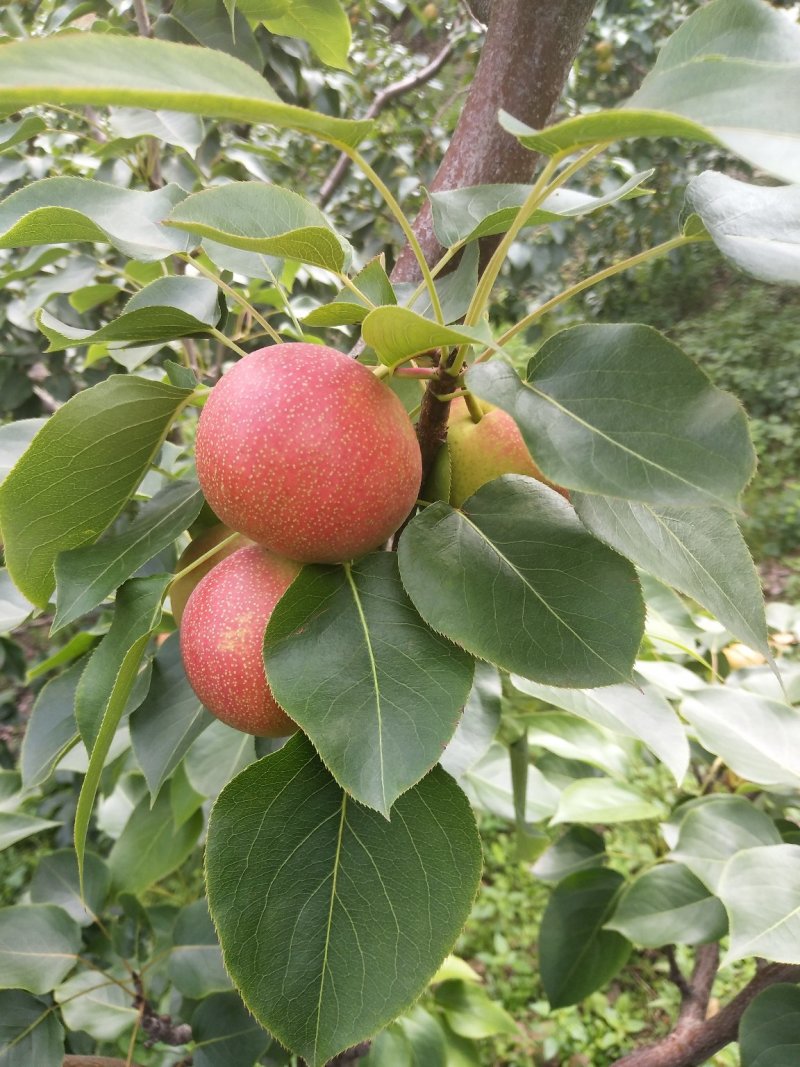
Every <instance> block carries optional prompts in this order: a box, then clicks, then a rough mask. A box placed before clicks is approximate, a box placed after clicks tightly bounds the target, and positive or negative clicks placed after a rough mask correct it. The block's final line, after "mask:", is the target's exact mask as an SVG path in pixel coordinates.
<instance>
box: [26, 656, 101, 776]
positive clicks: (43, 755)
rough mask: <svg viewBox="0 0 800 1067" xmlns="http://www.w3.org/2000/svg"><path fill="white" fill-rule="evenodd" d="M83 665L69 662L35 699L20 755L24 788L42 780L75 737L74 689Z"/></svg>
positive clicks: (76, 729) (76, 736)
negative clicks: (61, 672)
mask: <svg viewBox="0 0 800 1067" xmlns="http://www.w3.org/2000/svg"><path fill="white" fill-rule="evenodd" d="M85 667H86V661H85V660H78V662H77V663H73V665H72V666H71V667H70V668H69V669H68V670H66V671H64V673H63V674H59V675H58V677H56V678H52V679H51V680H50V681H49V682H48V683H47V684H46V685H45V686H44V688H43V689H42V690H41V692H40V693H39V695H38V696H37V698H36V703H35V704H34V705H33V711H32V712H31V717H30V719H29V720H28V726H27V729H26V730H25V736H24V737H23V739H22V752H21V754H20V770H21V771H22V781H23V784H24V786H25V788H26V789H33V788H35V787H36V786H39V785H42V784H43V783H44V782H46V781H47V779H48V778H49V777H50V775H51V773H52V771H53V768H54V767H55V765H56V764H57V763H58V761H59V760H60V759H61V757H62V756H63V755H64V753H65V752H67V751H68V750H69V749H70V748H72V746H73V745H74V744H75V742H76V741H77V740H78V736H79V735H78V724H77V723H76V722H75V712H74V704H75V691H76V690H77V688H78V682H79V681H80V678H81V675H82V674H83V671H84V668H85Z"/></svg>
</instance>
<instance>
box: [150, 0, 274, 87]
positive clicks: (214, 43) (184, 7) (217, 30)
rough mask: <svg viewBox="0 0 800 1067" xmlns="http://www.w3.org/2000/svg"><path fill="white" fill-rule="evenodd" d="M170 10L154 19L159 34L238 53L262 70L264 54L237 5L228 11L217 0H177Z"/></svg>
mask: <svg viewBox="0 0 800 1067" xmlns="http://www.w3.org/2000/svg"><path fill="white" fill-rule="evenodd" d="M168 11H169V14H168V15H160V16H159V17H158V18H157V19H156V21H155V25H154V32H155V36H156V37H162V38H165V39H167V40H178V41H181V40H185V41H186V43H187V44H194V43H195V42H196V43H197V44H201V45H203V46H204V47H206V48H213V49H216V50H217V51H219V52H227V53H228V54H229V55H232V56H236V57H237V58H238V59H241V60H243V61H244V62H245V63H247V64H248V66H251V67H253V68H255V70H257V71H258V72H259V73H261V71H262V70H263V68H264V56H263V55H262V53H261V49H260V48H259V46H258V42H257V41H256V39H255V37H254V35H253V31H252V30H251V29H250V24H249V23H248V21H247V19H246V18H245V17H244V15H243V14H242V13H241V12H239V11H236V10H235V8H234V9H233V10H232V12H227V11H226V10H225V8H224V7H223V6H222V5H220V4H219V3H218V0H175V3H174V4H171V5H170V7H169V8H168ZM174 30H177V31H178V34H177V35H176V34H174V33H173V32H172V31H174Z"/></svg>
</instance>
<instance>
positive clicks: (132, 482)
mask: <svg viewBox="0 0 800 1067" xmlns="http://www.w3.org/2000/svg"><path fill="white" fill-rule="evenodd" d="M189 396H191V393H190V391H189V390H188V389H176V388H175V387H174V386H172V385H166V384H163V383H161V382H154V381H151V380H149V379H148V378H138V377H134V376H132V375H123V374H115V375H112V376H111V377H110V378H107V379H106V381H104V382H101V383H100V384H99V385H95V386H94V387H93V388H91V389H87V390H85V391H84V392H82V393H79V394H78V395H77V396H74V397H73V398H72V399H71V400H70V401H68V402H67V403H66V404H65V405H64V407H62V408H59V410H58V411H57V412H56V414H55V415H53V416H52V418H50V419H48V421H47V423H46V424H45V425H44V426H43V427H42V429H41V430H40V431H39V433H38V434H37V435H36V437H35V438H34V439H33V442H32V444H31V445H30V447H29V448H28V450H27V451H26V452H25V453H24V455H23V456H22V458H21V459H20V460H19V462H18V463H17V465H16V466H15V467H14V469H13V471H12V472H11V474H9V476H8V477H7V478H6V480H5V481H4V482H3V484H2V486H0V525H2V528H3V537H4V540H5V552H6V564H7V566H8V569H9V571H10V573H11V577H12V578H13V579H14V582H15V584H16V585H17V586H18V588H19V589H21V591H22V592H23V593H24V594H25V595H26V596H27V597H28V599H29V600H32V601H33V603H34V604H37V605H38V606H39V607H43V608H44V607H46V606H47V603H48V600H49V598H50V594H51V593H52V591H53V589H54V588H55V576H54V574H53V564H54V563H55V558H56V556H57V555H58V553H59V552H63V551H64V550H65V549H69V548H78V547H80V546H81V545H88V544H92V543H93V542H94V541H96V540H97V538H98V537H99V535H100V534H101V533H102V532H103V530H105V529H106V527H107V526H108V525H109V524H110V523H111V522H112V521H113V520H114V519H115V518H116V516H117V515H118V514H119V512H120V510H121V509H122V507H123V505H124V504H125V502H126V500H128V498H129V497H130V496H131V494H132V493H133V492H134V490H135V489H136V486H137V485H138V484H139V482H140V481H141V479H142V476H143V475H144V473H145V471H146V470H147V468H148V467H149V465H150V463H151V461H152V459H153V457H154V456H155V455H156V453H157V451H158V449H159V448H160V447H161V443H162V441H163V440H164V437H165V435H166V433H167V431H168V430H169V427H170V425H171V423H172V420H173V419H174V418H175V416H176V414H177V413H178V411H180V409H181V406H182V405H183V403H184V402H185V401H186V400H187V398H188V397H189Z"/></svg>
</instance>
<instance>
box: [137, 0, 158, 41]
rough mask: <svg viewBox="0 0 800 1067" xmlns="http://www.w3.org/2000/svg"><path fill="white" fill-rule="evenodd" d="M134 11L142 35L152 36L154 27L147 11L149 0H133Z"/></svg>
mask: <svg viewBox="0 0 800 1067" xmlns="http://www.w3.org/2000/svg"><path fill="white" fill-rule="evenodd" d="M133 13H134V15H135V16H136V28H137V29H138V31H139V36H140V37H152V36H153V27H152V26H151V25H150V16H149V14H148V13H147V0H133Z"/></svg>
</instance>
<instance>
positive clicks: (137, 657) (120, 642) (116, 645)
mask: <svg viewBox="0 0 800 1067" xmlns="http://www.w3.org/2000/svg"><path fill="white" fill-rule="evenodd" d="M169 580H170V578H169V575H163V574H156V575H154V576H153V577H151V578H131V580H130V581H129V582H126V584H125V585H124V586H122V588H121V589H120V591H119V593H118V594H117V609H116V611H115V613H114V621H113V622H112V624H111V629H110V630H109V632H108V633H107V634H106V636H105V638H103V641H102V642H101V644H100V646H98V648H97V649H95V651H94V652H93V653H92V657H91V659H90V661H89V664H88V665H87V668H86V670H85V671H84V673H83V675H82V676H81V680H80V683H79V685H78V690H77V692H76V695H75V717H76V719H77V722H78V727H79V729H80V730H81V733H82V735H83V737H84V740H85V741H86V748H87V751H88V752H89V753H90V756H89V765H88V767H87V770H86V777H85V778H84V780H83V785H82V786H81V791H80V794H79V796H78V805H77V808H76V810H75V832H74V840H75V852H76V853H77V856H78V870H79V871H81V872H82V870H83V854H84V850H85V847H86V837H87V834H88V832H89V819H90V817H91V813H92V807H93V805H94V798H95V795H96V793H97V788H98V786H99V784H100V775H101V774H102V772H103V767H104V766H105V763H106V757H107V756H108V753H109V751H110V749H111V744H112V742H113V740H114V735H115V734H116V732H117V727H118V726H119V722H120V719H121V718H122V715H123V713H124V711H125V708H126V706H127V705H128V702H129V698H130V697H131V693H132V690H133V689H134V685H135V683H136V680H137V678H136V675H137V673H138V671H139V664H140V662H141V659H142V656H143V654H144V650H145V648H146V647H147V643H148V641H149V640H150V635H151V633H152V629H153V627H154V626H155V624H156V622H157V621H158V619H159V618H160V617H161V601H162V598H163V596H164V592H165V590H166V587H167V585H168V583H169Z"/></svg>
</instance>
